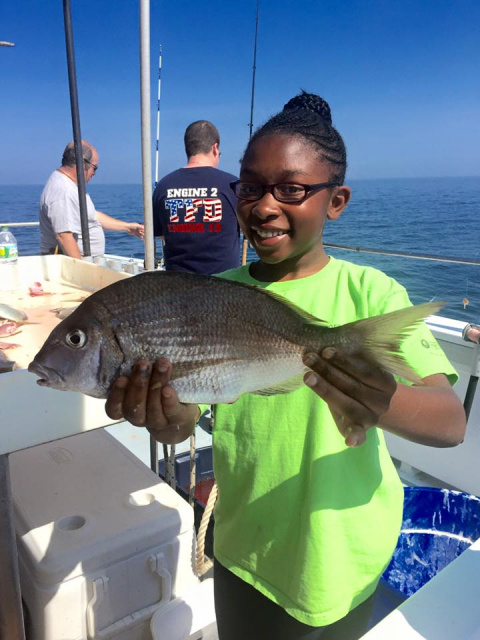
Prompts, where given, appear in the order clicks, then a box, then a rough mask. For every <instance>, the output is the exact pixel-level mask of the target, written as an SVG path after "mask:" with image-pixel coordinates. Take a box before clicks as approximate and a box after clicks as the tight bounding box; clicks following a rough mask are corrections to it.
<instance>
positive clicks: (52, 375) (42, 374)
mask: <svg viewBox="0 0 480 640" xmlns="http://www.w3.org/2000/svg"><path fill="white" fill-rule="evenodd" d="M28 371H29V372H30V373H34V374H35V375H37V376H38V377H39V378H40V380H37V384H38V385H40V386H41V387H56V388H57V389H59V388H63V387H64V386H65V379H64V378H63V377H62V376H61V375H60V374H59V373H58V372H57V371H55V369H51V368H50V367H46V366H45V365H43V364H39V363H38V362H35V360H34V361H33V362H31V363H30V364H29V365H28Z"/></svg>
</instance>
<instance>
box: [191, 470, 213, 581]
mask: <svg viewBox="0 0 480 640" xmlns="http://www.w3.org/2000/svg"><path fill="white" fill-rule="evenodd" d="M217 495H218V488H217V483H216V482H214V484H213V487H212V488H211V490H210V495H209V496H208V500H207V504H206V506H205V511H204V512H203V515H202V520H201V522H200V527H199V528H198V535H197V553H196V561H197V575H198V576H199V577H201V576H203V574H204V573H206V572H207V571H208V570H209V569H211V567H213V560H211V559H210V558H207V556H206V555H205V537H206V535H207V527H208V523H209V522H210V516H211V514H212V511H213V507H214V506H215V502H216V500H217Z"/></svg>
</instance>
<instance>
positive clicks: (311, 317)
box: [248, 285, 328, 326]
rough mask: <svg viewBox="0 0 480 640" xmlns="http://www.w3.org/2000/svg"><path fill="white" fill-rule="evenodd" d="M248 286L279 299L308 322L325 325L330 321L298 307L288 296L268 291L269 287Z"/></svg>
mask: <svg viewBox="0 0 480 640" xmlns="http://www.w3.org/2000/svg"><path fill="white" fill-rule="evenodd" d="M248 286H250V287H251V288H252V289H257V291H260V292H261V293H263V294H264V295H266V296H269V297H270V298H273V299H274V300H278V301H279V302H281V303H282V304H283V305H284V306H286V307H288V308H289V309H291V310H292V311H294V312H295V313H296V314H298V315H299V316H301V317H302V318H303V319H304V320H305V321H306V322H307V323H308V324H316V325H324V326H327V325H328V323H327V322H326V321H325V320H322V319H321V318H317V317H316V316H314V315H312V314H311V313H308V311H305V310H304V309H301V308H300V307H297V305H296V304H295V303H294V302H290V300H287V299H286V298H284V297H283V296H281V295H279V294H278V293H274V292H273V291H268V290H267V289H262V288H261V287H258V286H257V285H248Z"/></svg>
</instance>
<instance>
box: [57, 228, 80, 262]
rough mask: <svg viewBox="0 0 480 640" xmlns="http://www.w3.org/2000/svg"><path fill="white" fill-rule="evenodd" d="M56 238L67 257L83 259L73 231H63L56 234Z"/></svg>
mask: <svg viewBox="0 0 480 640" xmlns="http://www.w3.org/2000/svg"><path fill="white" fill-rule="evenodd" d="M55 237H56V239H57V240H58V242H59V244H60V246H61V247H62V250H63V253H64V254H65V255H66V256H70V257H71V258H79V259H81V257H82V254H81V252H80V249H79V247H78V243H77V241H76V240H75V237H74V235H73V233H72V232H71V231H62V232H61V233H56V234H55Z"/></svg>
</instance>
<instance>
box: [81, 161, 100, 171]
mask: <svg viewBox="0 0 480 640" xmlns="http://www.w3.org/2000/svg"><path fill="white" fill-rule="evenodd" d="M83 161H84V162H86V163H87V164H89V165H90V166H91V167H92V169H93V173H96V172H97V169H98V164H93V162H90V160H87V159H86V158H84V159H83Z"/></svg>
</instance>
